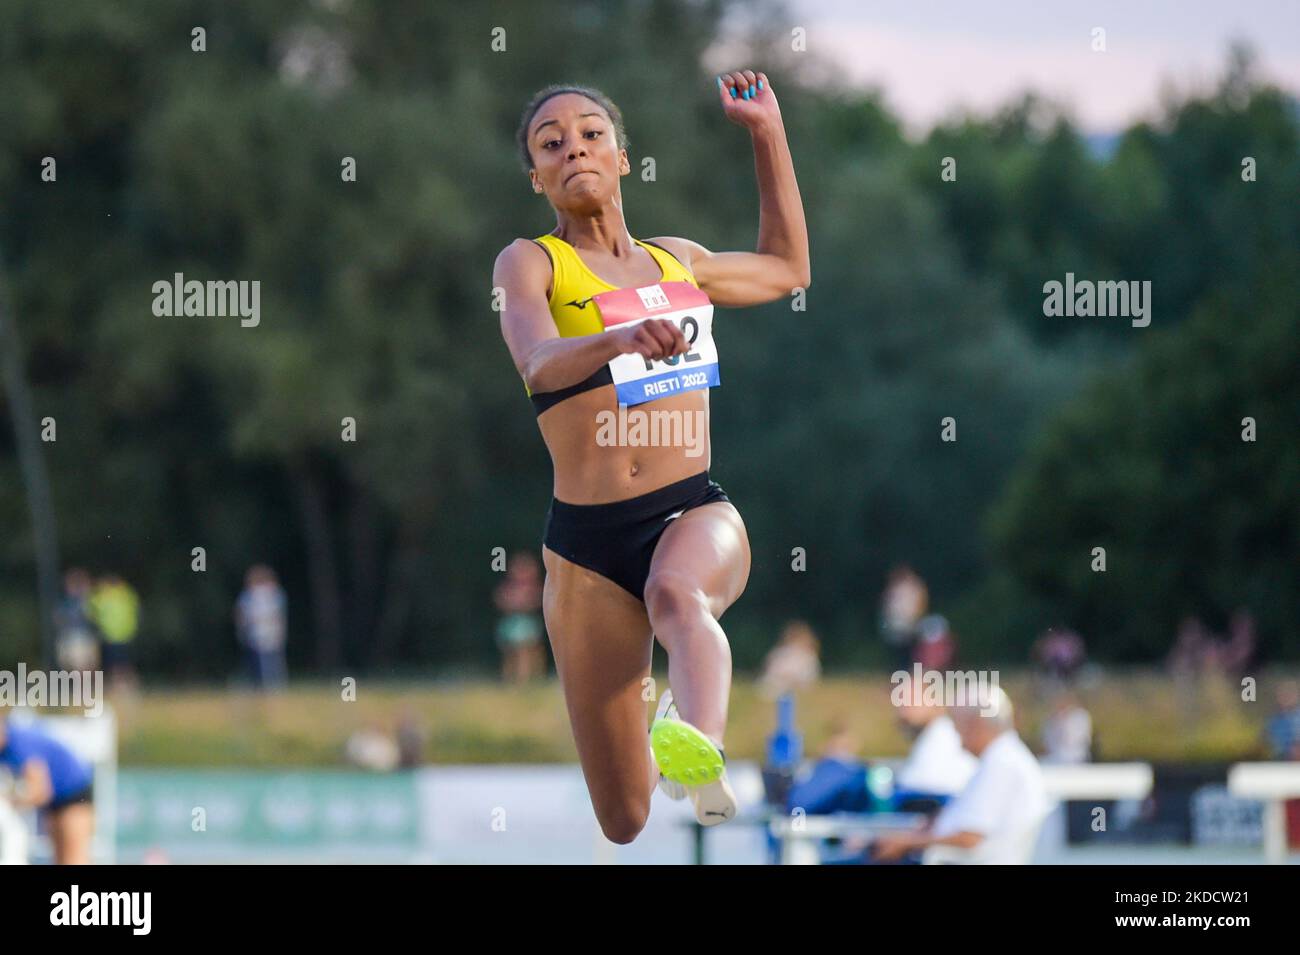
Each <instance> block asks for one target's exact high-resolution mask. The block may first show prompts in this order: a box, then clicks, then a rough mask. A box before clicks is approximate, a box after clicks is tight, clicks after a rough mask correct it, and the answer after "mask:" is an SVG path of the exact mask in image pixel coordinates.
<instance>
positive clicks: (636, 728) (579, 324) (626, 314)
mask: <svg viewBox="0 0 1300 955" xmlns="http://www.w3.org/2000/svg"><path fill="white" fill-rule="evenodd" d="M718 96H719V99H720V101H721V105H722V111H723V113H724V115H725V116H726V117H727V119H729V120H731V121H732V122H734V123H737V124H739V125H740V126H743V127H745V128H746V129H747V130H748V131H749V133H750V136H751V138H752V140H753V144H754V161H755V167H756V172H757V179H758V191H759V200H760V211H759V223H758V247H757V250H756V251H754V252H711V251H709V250H708V249H706V248H704V247H703V246H701V245H699V244H698V243H695V242H692V241H691V240H689V239H683V238H673V237H660V238H656V239H649V240H640V239H634V238H633V237H632V235H631V234H630V233H629V231H628V227H627V222H626V220H625V218H624V211H623V196H622V191H621V188H620V183H619V178H620V177H621V176H626V175H628V174H629V173H630V172H631V168H632V167H631V164H630V161H629V159H628V154H627V136H626V133H625V131H624V128H623V120H622V116H621V114H620V112H619V110H618V107H617V106H615V105H614V104H613V103H612V102H611V101H610V100H609V98H608V97H606V96H605V95H604V94H602V93H600V92H599V91H597V90H593V89H588V88H585V87H573V86H550V87H547V88H546V89H543V90H541V91H540V92H539V93H538V94H537V95H536V96H534V97H533V99H532V101H531V102H530V103H529V104H528V106H527V108H526V109H525V110H524V114H523V119H522V122H521V124H520V127H519V132H518V136H517V138H518V146H519V150H520V159H521V160H522V162H523V164H524V168H525V169H526V170H527V172H528V177H529V179H530V181H531V182H532V186H533V191H534V192H535V193H537V194H538V195H545V196H546V199H547V201H549V202H550V204H551V206H552V207H553V208H554V210H555V217H556V226H555V229H554V230H552V231H551V232H550V233H548V234H546V235H542V236H538V237H537V238H536V239H522V238H521V239H516V240H515V241H514V242H512V243H511V244H510V245H509V246H507V247H506V248H505V249H503V250H502V252H501V253H500V255H499V256H498V257H497V260H496V265H495V268H494V273H493V284H494V285H495V286H496V288H497V289H499V290H500V293H499V294H500V295H502V296H503V298H502V302H503V308H502V310H501V331H502V335H503V336H504V337H505V341H506V345H507V346H508V347H509V349H510V354H511V357H512V358H513V359H514V363H515V367H516V368H517V369H518V372H519V374H520V375H521V376H522V377H523V380H524V385H525V387H526V389H527V391H528V394H529V396H530V397H531V398H532V401H533V406H534V409H535V410H536V412H537V424H538V427H539V428H540V429H541V432H542V438H543V440H544V441H545V443H546V446H547V449H548V450H549V451H550V454H551V460H552V463H553V465H554V471H555V476H554V486H553V499H552V501H551V507H550V511H549V513H548V514H547V518H546V527H545V531H544V534H543V548H542V557H543V561H544V563H545V567H546V584H545V588H544V591H543V615H544V618H545V621H546V629H547V632H548V635H549V638H550V641H551V647H552V650H553V652H554V654H555V662H556V669H557V671H558V673H559V677H560V681H561V685H562V686H563V690H564V698H565V703H566V706H567V708H568V712H569V720H570V723H571V725H572V727H573V735H574V741H575V743H576V746H577V750H578V757H579V759H580V760H581V763H582V771H583V775H584V776H585V778H586V782H587V788H588V791H589V793H590V795H591V801H592V806H593V808H594V809H595V813H596V818H597V820H598V821H599V823H600V827H601V829H602V830H603V832H604V833H605V835H606V837H607V838H609V839H610V840H611V841H613V842H616V843H628V842H631V841H632V840H633V839H634V838H636V835H637V834H638V833H639V832H640V831H641V829H642V827H643V826H644V825H645V822H646V818H647V817H648V815H649V812H650V797H651V794H652V792H653V790H654V787H655V785H656V783H658V784H659V785H660V787H661V788H662V789H663V790H664V791H665V792H666V793H668V794H669V795H670V796H672V797H673V798H684V797H685V796H688V795H689V796H690V798H691V801H692V803H693V804H694V806H695V811H696V817H697V818H698V819H699V821H700V822H701V823H703V824H705V825H713V824H716V823H719V822H725V821H726V820H727V819H730V818H732V817H733V816H734V815H735V813H736V801H735V796H734V794H733V792H732V790H731V786H730V785H729V784H728V782H727V778H726V773H725V756H724V753H723V734H724V731H725V728H726V723H727V703H728V695H729V693H730V687H731V651H730V647H729V646H728V644H727V638H726V635H725V634H724V633H723V631H722V628H721V627H720V626H719V625H718V619H719V618H720V617H721V616H722V614H723V612H724V611H726V609H727V608H728V607H729V606H731V604H732V603H734V602H735V600H736V598H738V597H739V596H740V594H741V592H742V591H743V590H744V589H745V584H746V581H747V580H748V578H749V565H750V555H749V541H748V539H747V537H746V534H745V525H744V523H743V522H742V521H741V519H740V514H739V513H737V511H736V508H735V507H733V506H732V504H731V503H730V502H729V501H728V499H727V496H726V494H724V493H723V491H722V488H720V487H719V486H718V485H717V484H716V483H714V482H713V481H711V480H710V479H709V463H710V456H709V440H708V408H709V388H711V387H713V386H714V385H716V384H718V383H719V381H720V377H719V368H720V363H719V354H718V349H717V345H716V343H715V342H714V340H713V337H712V317H713V306H715V305H716V306H725V307H731V308H738V307H743V306H747V305H758V304H761V303H764V302H771V301H774V300H776V299H779V298H782V297H785V296H788V295H790V294H792V292H793V291H794V290H795V289H796V288H807V287H808V285H809V282H810V272H809V269H810V265H809V255H808V232H807V226H806V224H805V222H804V214H803V206H802V203H801V200H800V198H799V187H798V184H797V183H796V181H795V173H794V163H793V161H792V159H791V156H790V150H789V146H788V144H787V142H786V135H785V129H784V126H783V124H782V121H781V112H780V109H779V108H778V106H777V101H776V95H775V94H774V93H773V91H772V87H771V83H770V82H769V81H768V79H767V77H766V76H765V75H764V74H762V73H758V74H755V73H754V72H753V71H752V70H743V71H739V72H734V73H729V74H725V75H723V76H720V77H719V78H718ZM721 173H722V174H723V175H725V174H726V171H725V170H722V171H721ZM656 638H657V639H658V640H659V643H660V644H661V645H662V646H663V648H664V650H665V651H666V652H667V654H668V680H669V684H670V685H671V688H672V689H671V692H669V691H665V692H664V693H663V694H662V695H661V696H660V699H659V707H658V710H657V713H656V718H655V720H654V722H653V724H652V726H651V731H650V741H649V742H650V745H649V746H647V745H646V736H645V733H646V723H645V720H646V712H645V702H646V700H647V699H648V698H647V697H646V696H643V688H644V687H645V686H647V685H649V681H648V678H649V675H650V658H651V650H652V648H653V640H654V639H656Z"/></svg>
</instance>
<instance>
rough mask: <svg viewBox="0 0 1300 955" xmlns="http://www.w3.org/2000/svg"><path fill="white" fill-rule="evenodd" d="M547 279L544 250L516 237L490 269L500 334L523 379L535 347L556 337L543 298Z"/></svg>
mask: <svg viewBox="0 0 1300 955" xmlns="http://www.w3.org/2000/svg"><path fill="white" fill-rule="evenodd" d="M529 246H531V248H529ZM549 282H550V260H549V259H548V258H547V255H546V252H545V251H544V250H542V249H540V248H537V246H536V245H534V244H533V243H531V242H529V241H528V240H527V239H516V240H515V241H514V242H512V243H511V244H510V245H508V246H506V247H505V248H504V249H502V251H501V254H500V255H498V256H497V261H496V265H495V266H494V267H493V270H492V285H493V287H494V288H496V289H499V290H500V293H499V294H500V295H501V335H502V337H503V338H504V339H505V340H506V347H507V348H509V349H510V357H511V358H512V359H513V360H514V363H515V368H516V369H518V371H519V374H520V376H521V377H522V378H523V379H524V381H525V382H527V381H528V363H529V358H530V356H531V355H532V354H533V352H534V351H535V350H536V348H537V346H538V345H540V344H542V343H543V342H545V341H547V340H548V339H552V338H558V337H559V331H558V330H557V329H556V327H555V320H554V319H553V318H552V317H551V308H550V305H549V304H548V303H547V301H546V288H547V285H548V284H549Z"/></svg>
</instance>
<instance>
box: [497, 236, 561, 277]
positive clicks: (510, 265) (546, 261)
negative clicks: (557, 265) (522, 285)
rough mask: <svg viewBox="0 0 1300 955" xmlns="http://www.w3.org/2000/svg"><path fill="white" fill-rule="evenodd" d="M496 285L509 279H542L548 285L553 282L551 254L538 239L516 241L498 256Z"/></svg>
mask: <svg viewBox="0 0 1300 955" xmlns="http://www.w3.org/2000/svg"><path fill="white" fill-rule="evenodd" d="M492 274H493V275H494V276H495V277H496V279H497V281H496V284H498V285H499V284H501V282H502V280H504V279H508V278H515V279H522V280H523V281H525V282H527V281H530V280H532V279H536V278H541V279H542V281H543V282H544V283H546V284H549V283H550V280H551V254H550V252H549V251H548V250H547V248H546V246H544V245H543V244H542V243H540V242H538V241H537V240H536V239H524V238H519V239H515V240H514V241H513V242H511V243H510V244H509V245H507V246H506V247H505V248H504V249H502V250H501V251H500V252H499V253H498V254H497V260H496V264H495V266H494V267H493V269H492Z"/></svg>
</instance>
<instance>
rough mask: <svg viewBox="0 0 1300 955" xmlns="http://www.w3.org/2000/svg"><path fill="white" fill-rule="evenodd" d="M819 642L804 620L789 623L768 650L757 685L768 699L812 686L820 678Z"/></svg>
mask: <svg viewBox="0 0 1300 955" xmlns="http://www.w3.org/2000/svg"><path fill="white" fill-rule="evenodd" d="M820 652H821V643H820V641H818V639H817V636H816V634H814V633H813V629H812V627H810V626H809V625H808V623H807V622H806V621H804V620H790V621H788V622H787V623H786V625H785V627H784V628H783V629H782V630H781V639H780V641H778V642H777V645H776V646H775V647H773V648H772V649H771V650H770V651H768V654H767V658H766V659H765V660H764V661H763V673H762V675H761V676H760V677H759V680H758V686H759V692H761V693H762V694H763V695H764V696H765V697H767V698H768V699H776V698H777V697H780V696H784V695H785V694H787V693H793V692H795V691H796V690H802V689H805V688H806V687H809V686H812V685H813V684H814V683H816V682H817V681H818V680H819V679H820V678H821V673H822V665H821V658H820V656H819V654H820Z"/></svg>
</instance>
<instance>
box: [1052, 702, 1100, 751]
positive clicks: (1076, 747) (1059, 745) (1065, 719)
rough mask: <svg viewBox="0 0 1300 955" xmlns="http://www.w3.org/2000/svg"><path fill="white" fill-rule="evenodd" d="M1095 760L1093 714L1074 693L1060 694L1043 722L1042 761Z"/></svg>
mask: <svg viewBox="0 0 1300 955" xmlns="http://www.w3.org/2000/svg"><path fill="white" fill-rule="evenodd" d="M1090 759H1092V716H1091V715H1090V714H1089V713H1088V711H1087V710H1085V709H1084V708H1083V706H1082V705H1081V704H1080V703H1079V700H1078V698H1077V697H1075V695H1074V694H1073V693H1070V692H1068V691H1063V692H1061V693H1058V694H1057V696H1056V700H1055V701H1054V703H1053V706H1052V714H1051V715H1050V716H1049V717H1048V718H1047V720H1046V721H1045V722H1044V723H1043V762H1045V763H1086V762H1088V761H1089V760H1090Z"/></svg>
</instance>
